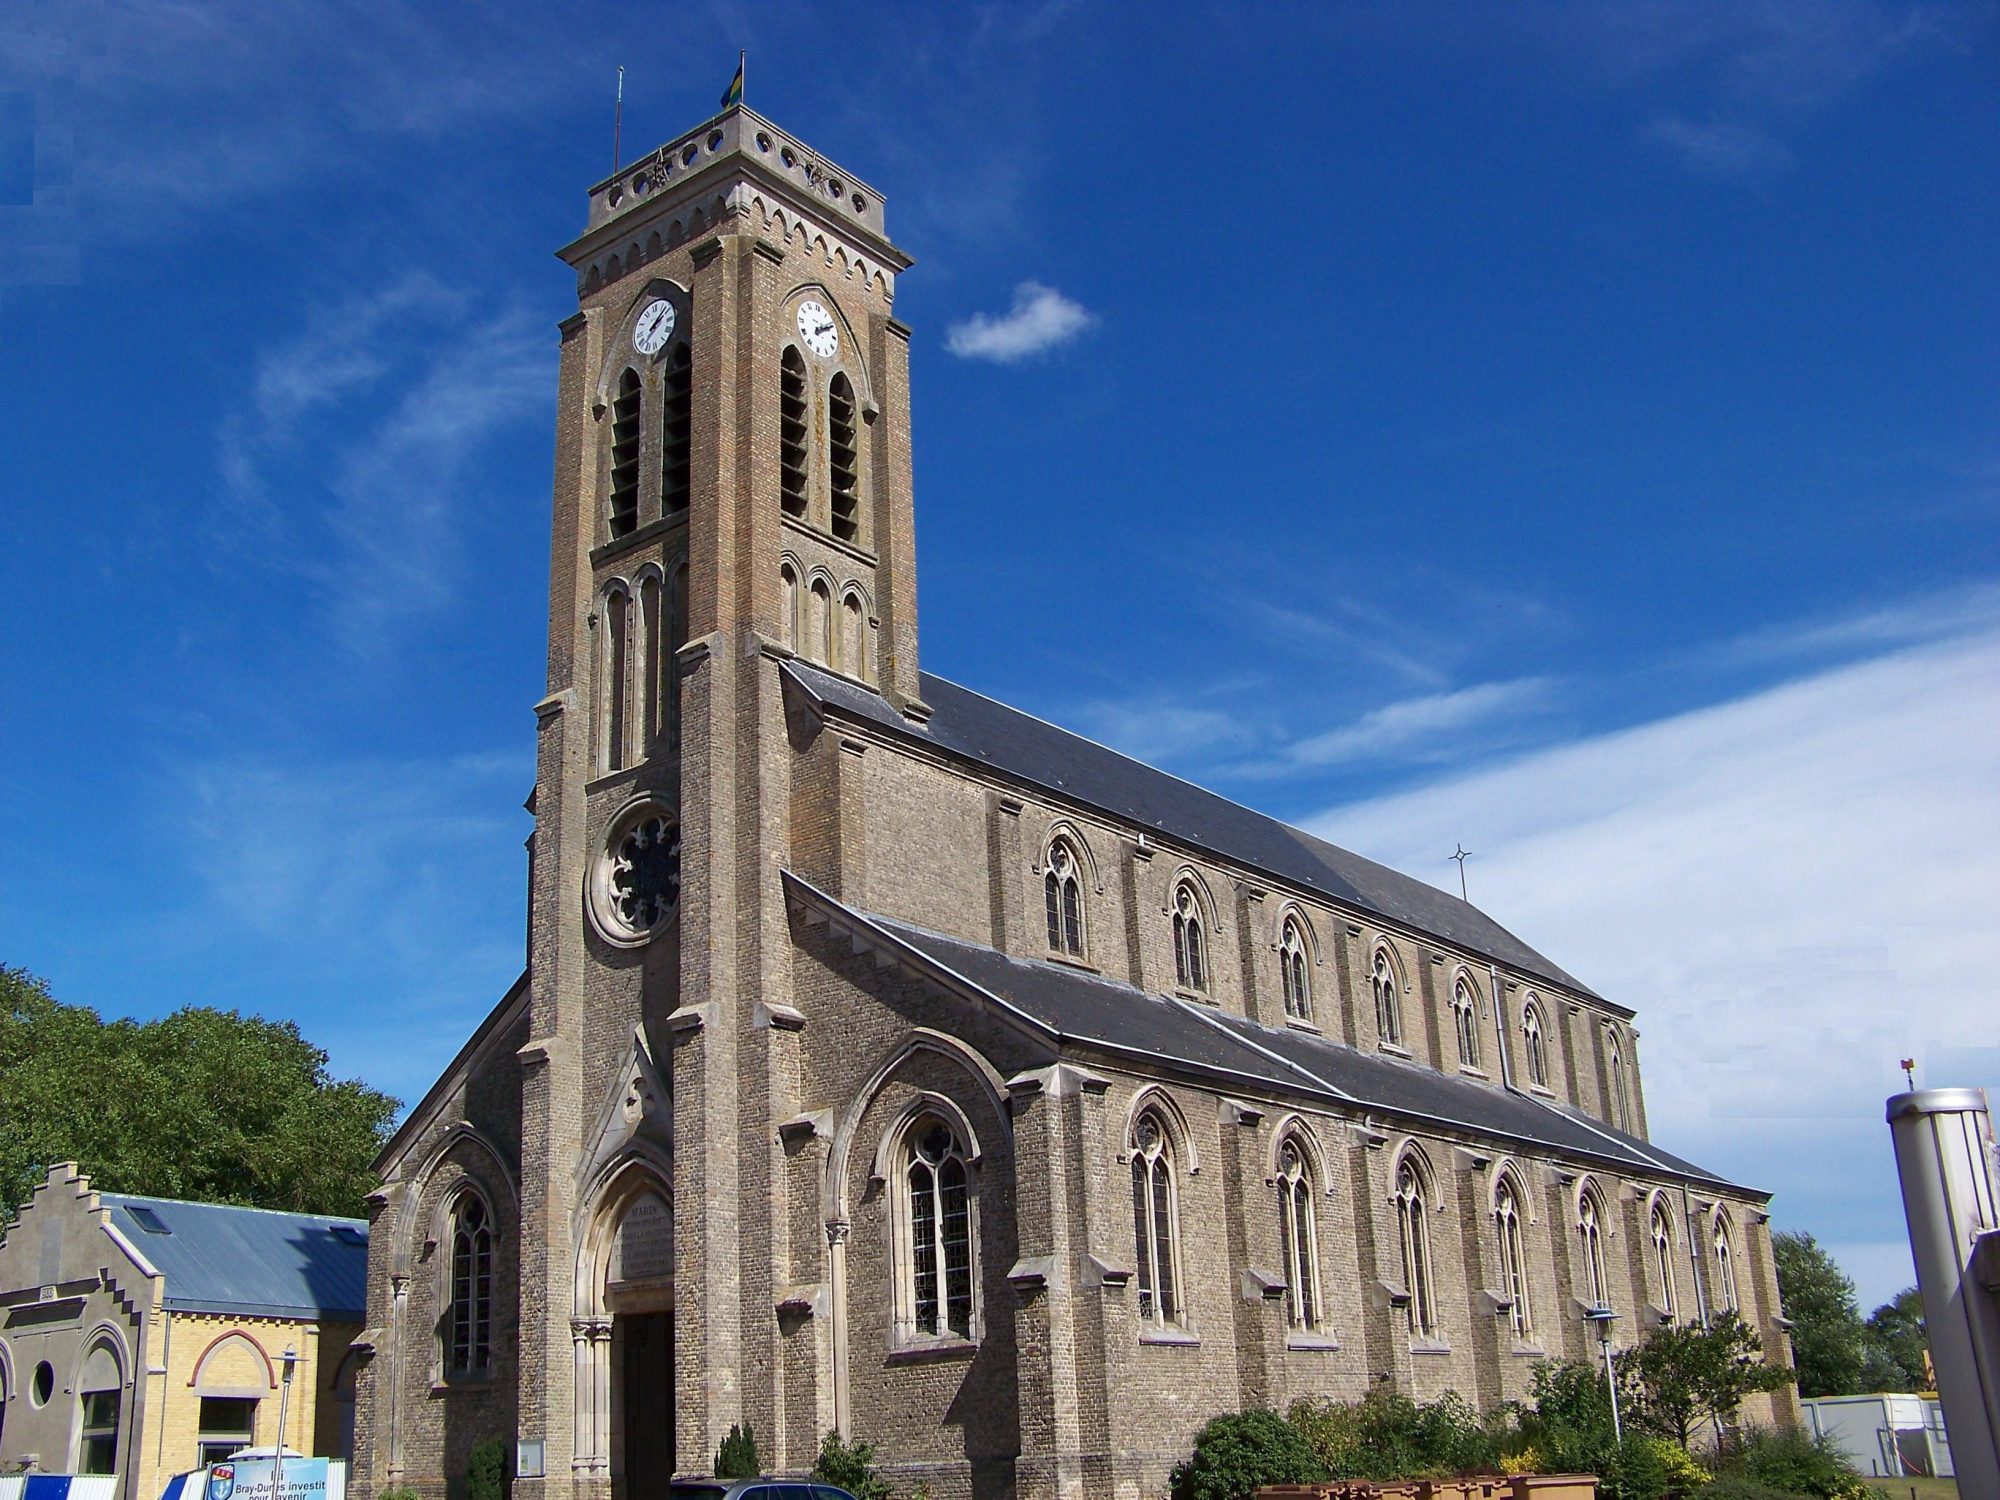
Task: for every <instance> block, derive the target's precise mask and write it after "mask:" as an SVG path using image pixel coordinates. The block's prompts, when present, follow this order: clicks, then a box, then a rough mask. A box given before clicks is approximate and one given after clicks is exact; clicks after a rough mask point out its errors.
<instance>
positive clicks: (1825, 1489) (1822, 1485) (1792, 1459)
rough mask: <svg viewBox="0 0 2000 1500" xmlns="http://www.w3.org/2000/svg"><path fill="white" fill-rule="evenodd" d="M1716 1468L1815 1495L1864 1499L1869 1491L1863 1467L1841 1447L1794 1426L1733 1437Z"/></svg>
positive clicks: (1842, 1499)
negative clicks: (1847, 1456) (1852, 1462)
mask: <svg viewBox="0 0 2000 1500" xmlns="http://www.w3.org/2000/svg"><path fill="white" fill-rule="evenodd" d="M1717 1468H1718V1469H1719V1470H1720V1471H1721V1472H1722V1473H1724V1474H1741V1475H1744V1476H1745V1477H1747V1478H1750V1479H1754V1480H1756V1481H1757V1482H1758V1483H1760V1484H1767V1485H1769V1486H1770V1487H1771V1488H1772V1489H1776V1490H1785V1491H1789V1492H1790V1493H1792V1494H1795V1495H1811V1496H1814V1497H1817V1500H1866V1496H1867V1495H1868V1486H1867V1485H1866V1484H1864V1483H1863V1482H1862V1479H1861V1474H1860V1472H1859V1471H1858V1470H1857V1469H1856V1468H1855V1467H1854V1465H1853V1464H1851V1463H1849V1462H1848V1461H1847V1459H1846V1457H1845V1455H1843V1454H1842V1453H1841V1452H1840V1450H1839V1449H1838V1448H1835V1447H1834V1446H1833V1445H1832V1444H1831V1443H1828V1442H1827V1441H1825V1440H1824V1439H1822V1438H1816V1437H1813V1436H1812V1435H1811V1434H1810V1433H1807V1432H1803V1431H1801V1430H1800V1429H1798V1428H1796V1427H1753V1428H1750V1429H1749V1430H1748V1431H1746V1432H1743V1433H1742V1434H1740V1435H1738V1436H1737V1437H1735V1438H1733V1439H1732V1440H1731V1441H1730V1443H1729V1444H1728V1446H1727V1447H1726V1448H1725V1449H1724V1451H1723V1453H1722V1455H1721V1457H1720V1458H1719V1460H1718V1462H1717ZM1709 1493H1710V1494H1713V1493H1714V1492H1713V1491H1710V1492H1709Z"/></svg>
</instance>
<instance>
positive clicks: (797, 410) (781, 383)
mask: <svg viewBox="0 0 2000 1500" xmlns="http://www.w3.org/2000/svg"><path fill="white" fill-rule="evenodd" d="M778 487H779V498H780V503H781V504H782V505H783V506H784V510H785V514H786V515H788V516H799V517H803V516H804V515H805V513H806V362H805V358H804V356H802V355H801V354H800V353H799V351H798V350H797V349H795V348H792V347H791V346H790V345H787V346H786V348H785V353H784V357H783V359H782V360H781V361H780V368H779V372H778Z"/></svg>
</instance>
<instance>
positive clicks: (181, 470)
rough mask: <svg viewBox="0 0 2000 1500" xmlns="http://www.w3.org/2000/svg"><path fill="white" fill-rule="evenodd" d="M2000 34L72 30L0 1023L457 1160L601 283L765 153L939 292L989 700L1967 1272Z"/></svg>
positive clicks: (1279, 14)
mask: <svg viewBox="0 0 2000 1500" xmlns="http://www.w3.org/2000/svg"><path fill="white" fill-rule="evenodd" d="M1996 34H2000V23H1996V15H1995V11H1994V9H1993V7H1992V6H1990V5H1974V6H1947V7H1922V6H1919V7H1912V6H1902V5H1875V4H1864V3H1850V0H1826V3H1812V4H1806V3H1799V4H1791V3H1761V4H1760V3H1747V4H1746V3H1734V0H1732V3H1699V0H1691V3H1685V4H1673V5H1666V4H1647V3H1632V4H1617V5H1601V6H1596V5H1574V4H1510V5H1465V6H1460V5H1452V6H1442V5H1428V4H1409V3H1401V4H1394V5H1355V6H1325V7H1308V6H1297V5H1272V6H1256V5H1230V6H1214V7H1200V8H1198V7H1193V6H1137V5H1121V6H1112V5H1088V4H1069V5H1066V4H1046V5H1042V6H1039V7H1028V6H1021V7H1010V6H987V7H975V6H949V7H947V6H934V5H909V6H892V5H878V6H874V7H868V8H865V9H857V8H855V7H840V8H838V9H835V8H831V7H826V8H822V7H813V6H804V5H785V4H771V5H759V6H755V7H747V6H746V7H742V8H736V7H731V6H726V5H705V6H680V7H635V8H630V9H628V10H625V11H619V10H615V9H614V10H606V9H605V8H604V7H602V6H593V7H556V6H543V5H517V6H507V5H500V4H489V5H482V6H479V7H452V6H441V5H419V4H408V5H399V4H394V3H388V0H378V3H371V4H366V5H349V4H337V3H336V4H317V5H313V6H310V7H305V6H293V7H280V6H270V5H265V4H255V3H248V0H212V3H204V4H201V5H192V4H166V3H158V4H151V5H112V4H104V3H100V0H61V3H56V0H28V3H26V4H24V5H23V4H16V5H14V6H10V7H8V9H7V11H6V14H5V16H4V18H0V500H4V508H0V600H4V603H3V604H0V610H4V616H0V690H4V708H0V850H4V852H5V855H6V857H5V859H4V860H0V962H8V963H15V964H23V965H26V966H27V967H29V968H31V969H33V970H35V971H37V972H39V973H41V974H43V975H45V976H46V977H48V978H49V979H50V980H51V982H52V983H53V984H54V985H55V987H56V990H57V992H58V993H59V994H60V995H62V996H63V997H64V998H66V999H69V1000H72V1001H81V1002H84V1003H88V1004H91V1005H94V1006H97V1007H99V1008H100V1009H103V1010H105V1011H107V1012H116V1013H132V1014H138V1015H151V1014H155V1013H158V1012H161V1011H164V1010H168V1009H171V1008H173V1007H174V1006H177V1005H180V1004H183V1003H187V1002H191V1001H199V1002H209V1003H217V1004H223V1005H234V1006H240V1007H244V1008H247V1009H254V1010H259V1011H263V1012H265V1013H269V1014H276V1015H287V1016H295V1017H297V1018H298V1019H299V1020H300V1022H301V1023H302V1024H303V1025H304V1027H305V1029H306V1030H307V1032H308V1033H309V1034H310V1035H312V1036H313V1037H315V1038H316V1039H318V1040H320V1041H321V1042H322V1043H323V1044H324V1045H326V1046H327V1047H329V1048H330V1049H331V1051H332V1053H333V1057H334V1063H335V1066H336V1068H337V1069H339V1070H341V1071H343V1072H347V1073H360V1074H362V1075H364V1076H366V1077H368V1078H369V1079H370V1080H372V1081H374V1082H376V1083H378V1084H380V1085H381V1086H383V1087H386V1088H389V1089H391V1090H392V1091H394V1092H396V1093H398V1094H399V1095H401V1096H403V1097H405V1098H414V1097H415V1096H416V1095H417V1094H419V1093H420V1092H421V1091H422V1089H423V1088H424V1087H425V1086H426V1084H427V1083H428V1081H429V1079H430V1077H431V1076H432V1075H433V1073H434V1071H435V1069H436V1068H437V1067H438V1066H439V1065H440V1064H441V1063H442V1062H443V1061H444V1060H445V1059H446V1058H447V1057H448V1056H449V1055H450V1053H451V1051H452V1050H453V1049H454V1048H455V1046H456V1045H457V1043H458V1041H459V1040H460V1039H462V1037H463V1035H464V1034H465V1032H466V1030H467V1029H468V1028H469V1027H470V1025H471V1024H472V1023H473V1022H474V1021H475V1020H476V1019H477V1018H478V1017H479V1016H480V1015H481V1014H483V1013H484V1011H485V1009H486V1008H487V1007H488V1006H489V1005H490V1004H491V1003H492V1001H493V999H494V998H495V997H497V995H498V994H499V992H500V991H501V990H502V989H503V988H504V986H505V985H506V984H507V982H508V981H509V979H510V978H511V977H512V975H513V974H514V973H515V972H516V971H517V970H518V967H519V964H520V961H521V941H522V940H521V917H522V887H523V875H524V863H523V855H522V851H521V843H522V840H523V839H525V837H526V836H527V833H528V823H527V819H526V816H525V814H523V813H522V812H521V811H520V804H521V801H522V799H523V797H524V796H525V795H526V793H527V791H528V789H529V787H530V785H531V783H532V778H533V760H532V753H533V743H532V738H531V729H532V722H533V721H532V717H531V715H530V713H529V707H530V705H531V704H532V703H533V702H534V701H535V699H536V698H537V697H538V696H539V695H540V691H541V682H542V676H543V629H544V608H545V595H546V547H547V536H546V531H545V527H546V524H547V508H548V479H549V465H550V453H551V447H552V431H551V411H552V403H553V396H554V391H553V372H554V362H555V338H554V325H555V323H556V322H557V321H558V320H559V319H560V318H562V317H563V316H564V315H565V314H566V312H567V311H568V310H569V309H570V308H572V307H573V306H574V293H573V288H572V285H571V282H570V280H569V277H568V276H567V274H566V272H565V271H564V269H563V268H562V267H561V266H560V265H559V264H558V263H557V262H556V261H555V260H554V259H553V258H552V254H551V252H552V251H553V250H554V249H555V248H556V247H557V246H559V245H561V244H563V243H564V242H565V241H566V240H568V239H569V238H570V237H571V236H572V235H573V234H574V233H575V231H576V230H577V229H578V227H579V226H580V225H581V223H582V219H583V211H584V189H585V187H586V186H587V185H588V184H589V183H590V182H592V181H594V180H596V179H597V178H599V177H601V176H602V175H604V173H605V172H606V171H607V169H608V168H609V165H610V152H611V129H610V124H611V122H610V93H611V84H612V78H613V74H614V71H615V69H616V67H617V66H618V65H619V64H621V63H622V64H624V65H625V66H626V68H627V69H628V73H627V108H626V117H625V140H626V143H627V155H628V159H629V158H630V157H631V156H633V155H636V154H637V153H639V152H641V151H643V150H645V149H646V148H647V147H648V146H650V145H652V144H654V143H656V142H657V141H659V140H661V139H664V138H666V137H668V136H671V135H673V134H675V133H677V132H678V131H680V130H682V129H684V128H686V127H687V126H689V125H691V124H693V123H695V122H697V121H698V120H699V119H701V118H702V117H704V116H705V115H706V114H707V113H708V112H710V111H711V110H712V109H713V107H714V101H715V98H716V96H717V95H718V94H719V93H720V91H721V89H722V86H723V84H724V83H725V82H726V81H727V79H728V76H729V73H730V71H731V69H732V68H733V67H734V61H735V56H736V52H737V49H738V48H739V47H742V48H747V49H748V50H749V53H750V74H749V91H748V98H749V102H750V103H751V105H752V106H753V107H755V108H757V109H759V110H760V111H762V112H764V113H766V114H768V115H770V116H771V117H772V118H774V119H776V120H777V121H779V122H780V123H782V124H783V125H785V126H786V127H787V128H789V129H791V130H793V131H795V132H797V133H799V134H801V135H802V136H804V137H805V138H806V139H807V140H809V141H811V142H812V143H813V144H814V145H816V146H817V147H819V148H820V149H822V150H823V151H824V152H826V154H828V155H829V156H830V157H832V158H833V159H834V160H836V161H838V162H839V163H841V164H842V165H843V166H844V167H846V168H847V169H848V170H849V171H851V172H853V173H855V174H858V175H859V176H860V177H862V178H863V179H865V180H868V181H871V182H873V183H874V184H875V185H876V186H877V187H878V188H879V189H880V190H881V191H882V193H883V194H884V196H885V198H886V201H887V213H888V221H889V226H890V229H891V232H892V233H893V234H894V236H895V237H896V238H897V239H898V241H899V242H900V243H902V244H903V245H904V246H905V247H906V248H907V249H908V250H909V251H910V252H911V253H913V254H914V255H915V256H916V257H917V260H918V265H917V267H916V268H915V269H914V270H913V271H911V272H910V273H909V274H908V275H906V276H905V277H904V278H903V280H902V283H901V286H900V288H899V297H898V302H897V312H898V315H899V316H900V317H902V318H903V319H904V320H906V321H907V322H909V323H910V324H911V325H912V326H913V327H914V328H915V329H916V330H917V334H916V343H915V348H914V353H913V377H912V378H913V381H914V389H915V407H916V411H915V421H916V431H915V439H916V460H917V483H918V517H919V545H920V549H921V550H920V556H921V563H922V576H921V583H922V589H923V596H922V608H923V632H924V634H923V653H924V662H925V665H926V666H927V667H929V668H930V669H931V670H933V671H939V672H943V673H945V674H946V675H949V676H952V677H955V678H957V679H959V680H961V681H964V682H966V683H968V684H970V685H972V686H975V687H978V688H980V689H981V690H982V691H986V692H989V693H992V694H994V695H995V696H998V697H1001V698H1005V699H1007V700H1009V701H1011V702H1015V703H1018V704H1020V705H1022V706H1024V707H1026V708H1029V709H1031V710H1033V711H1035V712H1037V713H1040V714H1042V715H1044V716H1046V717H1049V718H1052V719H1055V720H1057V721H1059V722H1064V723H1067V724H1070V725H1072V726H1075V727H1077V728H1080V729H1083V730H1085V731H1087V732H1089V733H1092V734H1094V735H1096V736H1097V737H1099V738H1102V739H1105V740H1108V741H1110V742H1111V743H1114V744H1116V745H1118V746H1120V747H1121V748H1124V749H1127V750H1130V751H1132V752H1133V753H1135V754H1139V755H1142V756H1144V757H1146V758H1147V759H1150V760H1153V761H1155V762H1156V763H1159V764H1162V765H1164V766H1167V767H1169V768H1171V769H1173V770H1176V771H1179V772H1181V773H1183V774H1186V775H1189V776H1192V777H1195V778H1197V779H1200V780H1203V781H1206V782H1208V783H1210V784H1212V785H1215V786H1217V787H1219V788H1220V789H1222V790H1224V791H1227V792H1229V793H1231V794H1232V795H1235V796H1238V797H1240V798H1242V799H1243V800H1246V801H1249V802H1252V803H1254V804H1256V805H1258V806H1261V807H1264V808H1267V809H1270V810H1272V811H1274V812H1277V813H1280V814H1282V815H1284V816H1286V817H1289V818H1293V819H1295V820H1298V821H1300V822H1302V823H1305V824H1307V825H1308V826H1311V827H1314V828H1315V829H1319V830H1322V831H1325V832H1328V833H1330V834H1332V835H1333V836H1335V837H1338V838H1340V839H1342V840H1343V841H1344V842H1347V843H1349V844H1351V845H1352V846H1354V847H1356V848H1359V849H1361V850H1362V851H1363V852H1366V853H1370V854H1373V855H1375V856H1377V857H1379V858H1383V859H1386V860H1388V861H1390V862H1392V863H1396V864H1398V865H1399V866H1401V867H1403V868H1406V869H1409V870H1410V871H1412V872H1413V873H1415V874H1417V875H1420V876H1422V877H1424V878H1426V879H1430V880H1434V881H1437V882H1439V883H1451V882H1455V880H1456V874H1455V872H1454V870H1453V867H1452V866H1451V865H1450V864H1448V863H1447V862H1446V860H1445V856H1446V855H1447V854H1448V853H1449V852H1450V850H1451V848H1452V847H1453V845H1454V843H1455V842H1456V841H1458V840H1463V841H1464V843H1465V845H1466V847H1468V848H1470V849H1472V850H1473V851H1474V858H1473V860H1472V862H1471V865H1470V877H1469V878H1470V881H1471V884H1472V891H1473V895H1474V897H1475V899H1477V900H1479V901H1481V903H1482V904H1484V905H1486V906H1487V907H1488V908H1489V909H1491V910H1492V911H1493V912H1494V913H1495V914H1496V915H1498V916H1499V917H1500V918H1501V919H1502V920H1504V921H1507V922H1509V923H1510V924H1511V925H1513V926H1514V927H1515V928H1516V930H1518V931H1520V932H1521V933H1522V934H1523V936H1525V937H1527V938H1528V939H1529V940H1530V941H1531V942H1533V943H1535V944H1536V945H1537V946H1539V947H1542V948H1543V949H1545V950H1546V951H1548V952H1550V953H1551V954H1552V955H1554V956H1555V957H1556V958H1557V959H1558V961H1560V962H1562V963H1564V964H1565V965H1566V966H1567V967H1569V968H1570V969H1572V970H1573V971H1575V972H1577V973H1579V974H1581V975H1582V976H1583V977H1585V978H1586V979H1588V980H1589V981H1591V982H1592V983H1593V984H1595V985H1596V986H1597V987H1598V988H1599V989H1601V990H1603V991H1604V992H1606V993H1608V994H1611V995H1614V996H1615V997H1617V998H1619V999H1621V1000H1624V1001H1626V1002H1627V1003H1629V1004H1631V1005H1633V1006H1635V1007H1636V1008H1637V1009H1638V1010H1639V1011H1640V1013H1641V1025H1642V1028H1643V1035H1644V1040H1643V1042H1642V1050H1643V1054H1644V1059H1645V1065H1646V1068H1647V1076H1648V1082H1649V1090H1648V1094H1649V1103H1650V1106H1651V1111H1652V1116H1653V1121H1654V1126H1655V1131H1656V1134H1658V1135H1659V1136H1660V1138H1661V1139H1662V1140H1663V1142H1666V1143H1668V1144H1670V1145H1672V1146H1673V1147H1674V1148H1675V1149H1677V1150H1682V1151H1684V1152H1686V1153H1687V1154H1690V1155H1692V1156H1694V1157H1696V1158H1697V1159H1700V1160H1702V1161H1704V1162H1705V1163H1706V1164H1709V1165H1712V1166H1714V1167H1716V1168H1718V1169H1722V1170H1727V1171H1730V1172H1733V1173H1735V1174H1737V1175H1738V1176H1740V1177H1742V1178H1744V1179H1746V1180H1749V1181H1752V1182H1755V1183H1758V1184H1759V1185H1762V1186H1765V1187H1768V1188H1771V1189H1773V1190H1775V1191H1776V1192H1777V1193H1778V1194H1779V1197H1778V1200H1777V1204H1776V1212H1777V1216H1778V1219H1779V1221H1780V1223H1781V1224H1782V1225H1787V1226H1792V1227H1803V1228H1809V1229H1811V1230H1813V1231H1814V1232H1815V1233H1817V1234H1818V1235H1819V1236H1820V1238H1821V1239H1822V1240H1824V1241H1827V1242H1829V1243H1831V1244H1833V1245H1834V1246H1835V1247H1836V1248H1837V1249H1838V1251H1839V1253H1840V1254H1841V1255H1842V1257H1843V1259H1844V1261H1845V1262H1846V1264H1847V1265H1848V1267H1849V1269H1850V1270H1851V1271H1852V1272H1853V1273H1854V1274H1855V1275H1856V1276H1857V1278H1858V1279H1859V1280H1860V1282H1861V1288H1862V1293H1863V1296H1864V1298H1865V1299H1867V1300H1868V1301H1870V1302H1871V1303H1872V1302H1873V1301H1875V1300H1879V1299H1881V1298H1885V1297H1887V1296H1888V1295H1890V1294H1891V1293H1893V1292H1894V1291H1895V1290H1897V1288H1898V1287H1900V1286H1901V1285H1902V1284H1904V1282H1905V1281H1906V1280H1907V1279H1908V1277H1909V1271H1908V1256H1907V1249H1906V1247H1905V1246H1904V1245H1903V1243H1902V1238H1901V1236H1902V1229H1901V1221H1900V1213H1899V1210H1898V1205H1897V1202H1896V1200H1895V1196H1894V1183H1893V1178H1892V1177H1891V1175H1890V1166H1889V1157H1888V1149H1887V1135H1886V1131H1885V1129H1884V1127H1883V1126H1882V1123H1881V1114H1880V1106H1881V1099H1882V1097H1883V1096H1884V1095H1885V1094H1886V1093H1888V1092H1889V1091H1890V1090H1891V1089H1892V1088H1893V1087H1895V1086H1896V1085H1897V1080H1898V1077H1899V1075H1898V1074H1897V1073H1896V1070H1895V1067H1894V1062H1895V1059H1896V1058H1897V1057H1898V1056H1901V1055H1904V1054H1906V1053H1914V1054H1916V1055H1917V1056H1918V1057H1919V1059H1920V1060H1921V1062H1922V1075H1921V1076H1923V1077H1926V1078H1930V1079H1933V1080H1934V1081H1937V1082H1941V1083H1942V1082H1952V1083H1980V1084H1987V1085H2000V1022H1996V1020H1995V1014H1996V1008H1995V1007H1994V1006H1993V1004H1992V1000H1991V981H1990V976H1991V974H1992V973H1993V972H1994V971H1995V967H1996V965H2000V933H1996V927H1995V919H1994V916H1993V912H1994V911H1995V909H1996V899H1995V898H1996V897H2000V756H1995V755H1994V754H1993V743H1994V739H1995V734H1994V729H1995V725H1996V724H2000V549H1996V545H1995V543H1996V519H2000V424H1996V406H1995V381H1994V361H1993V350H1994V349H1995V347H2000V316H1996V312H1997V311H2000V309H1996V278H1995V277H1994V275H1993V266H1994V265H1995V264H1996V263H2000V232H1996V231H2000V202H1996V184H2000V89H1996V87H1995V65H1994V56H1995V42H1996Z"/></svg>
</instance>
